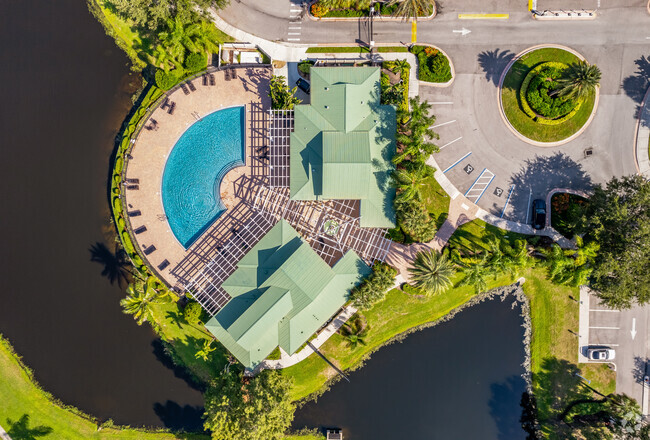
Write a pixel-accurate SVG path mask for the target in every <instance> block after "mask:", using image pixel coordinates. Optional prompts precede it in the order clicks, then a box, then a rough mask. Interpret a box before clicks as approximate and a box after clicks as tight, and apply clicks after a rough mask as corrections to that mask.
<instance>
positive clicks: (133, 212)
mask: <svg viewBox="0 0 650 440" xmlns="http://www.w3.org/2000/svg"><path fill="white" fill-rule="evenodd" d="M126 215H128V216H129V217H138V216H140V215H142V211H140V210H139V209H136V210H135V211H129V212H127V213H126Z"/></svg>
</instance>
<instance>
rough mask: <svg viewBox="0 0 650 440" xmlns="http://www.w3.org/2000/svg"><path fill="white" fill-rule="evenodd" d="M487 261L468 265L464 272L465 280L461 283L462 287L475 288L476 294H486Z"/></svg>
mask: <svg viewBox="0 0 650 440" xmlns="http://www.w3.org/2000/svg"><path fill="white" fill-rule="evenodd" d="M487 269H488V268H487V267H486V265H485V260H481V261H479V262H477V263H475V264H470V265H468V266H467V267H466V268H465V270H463V272H464V273H465V278H463V279H462V280H461V282H460V283H459V285H460V286H474V289H476V293H481V292H485V289H487V271H488V270H487Z"/></svg>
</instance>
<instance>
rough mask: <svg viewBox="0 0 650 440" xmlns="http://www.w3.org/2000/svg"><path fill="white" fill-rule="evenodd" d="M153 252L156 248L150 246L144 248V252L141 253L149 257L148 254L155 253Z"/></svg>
mask: <svg viewBox="0 0 650 440" xmlns="http://www.w3.org/2000/svg"><path fill="white" fill-rule="evenodd" d="M155 250H156V246H154V245H151V246H149V247H147V248H145V250H144V251H142V252H144V254H145V255H149V254H151V253H152V252H153V251H155Z"/></svg>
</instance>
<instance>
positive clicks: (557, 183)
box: [495, 153, 593, 221]
mask: <svg viewBox="0 0 650 440" xmlns="http://www.w3.org/2000/svg"><path fill="white" fill-rule="evenodd" d="M510 184H511V185H515V188H514V190H513V192H512V197H511V201H510V203H511V204H512V213H510V215H509V217H513V218H517V219H519V220H520V221H523V220H524V219H526V214H527V210H528V202H529V200H533V199H536V198H541V199H546V195H547V194H548V192H549V191H550V190H551V189H553V188H570V189H575V190H583V191H584V190H589V189H591V187H592V186H593V184H592V181H591V177H590V176H589V175H588V174H587V173H585V171H584V170H583V169H582V165H580V164H579V163H577V162H575V161H574V160H573V159H571V158H570V157H569V156H567V155H566V154H564V153H556V154H554V155H552V156H535V157H534V158H532V159H528V160H526V162H525V163H524V166H522V167H521V169H520V170H519V171H517V172H516V173H514V174H513V175H512V177H511V181H510ZM495 208H496V207H495ZM547 209H548V207H547Z"/></svg>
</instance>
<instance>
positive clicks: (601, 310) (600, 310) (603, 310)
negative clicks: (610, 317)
mask: <svg viewBox="0 0 650 440" xmlns="http://www.w3.org/2000/svg"><path fill="white" fill-rule="evenodd" d="M589 311H590V312H620V310H610V309H589Z"/></svg>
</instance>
